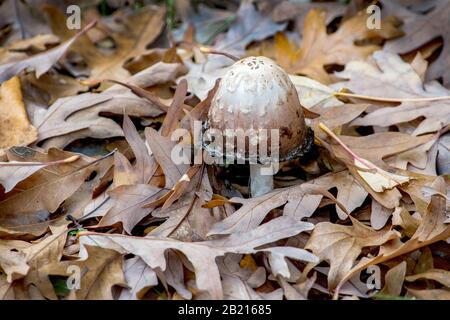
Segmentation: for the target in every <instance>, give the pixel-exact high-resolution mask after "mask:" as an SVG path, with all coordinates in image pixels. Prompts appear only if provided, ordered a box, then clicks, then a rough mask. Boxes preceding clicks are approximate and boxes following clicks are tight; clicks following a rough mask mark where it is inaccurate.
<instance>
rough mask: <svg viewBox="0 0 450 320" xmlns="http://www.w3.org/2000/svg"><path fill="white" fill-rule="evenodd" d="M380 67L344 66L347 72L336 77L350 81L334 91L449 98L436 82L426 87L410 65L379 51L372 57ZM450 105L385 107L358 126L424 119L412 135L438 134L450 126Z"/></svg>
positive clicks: (372, 94) (403, 96) (356, 62)
mask: <svg viewBox="0 0 450 320" xmlns="http://www.w3.org/2000/svg"><path fill="white" fill-rule="evenodd" d="M373 58H374V59H375V61H376V64H377V66H373V65H371V64H368V63H366V62H362V61H354V62H350V63H348V64H347V65H346V66H345V70H344V71H342V72H338V73H336V76H338V77H339V78H341V79H349V80H348V81H345V82H340V83H338V84H335V85H333V87H334V88H337V89H339V88H344V87H345V88H348V89H350V90H351V91H353V92H356V93H358V94H361V95H370V96H379V97H386V98H400V99H403V98H405V99H408V98H431V97H439V96H448V95H450V91H449V90H447V89H445V88H444V87H442V86H441V85H440V84H439V83H437V82H430V83H426V84H424V83H423V82H422V80H421V78H420V76H419V75H418V74H417V73H416V71H415V70H414V69H413V68H412V66H411V65H409V64H407V63H405V62H403V61H402V60H401V58H400V57H399V56H397V55H395V54H392V53H387V52H383V51H377V52H375V53H374V54H373ZM449 103H450V102H448V101H445V100H442V101H430V102H412V101H405V102H402V103H401V104H400V105H399V106H396V107H384V108H380V109H377V110H373V111H372V112H370V113H369V114H368V115H366V116H364V117H362V118H359V119H356V120H355V121H353V123H352V125H355V126H369V125H372V126H381V127H387V126H391V125H395V124H399V123H404V122H408V121H412V120H414V119H417V118H420V117H425V118H426V119H425V120H423V121H421V122H420V124H419V125H418V126H417V128H416V129H415V130H414V132H413V135H419V134H423V133H427V132H433V131H438V130H440V129H441V128H443V127H445V126H446V125H447V124H448V123H449V122H450V111H449V110H450V107H449V106H450V105H449Z"/></svg>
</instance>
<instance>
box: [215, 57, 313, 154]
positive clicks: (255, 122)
mask: <svg viewBox="0 0 450 320" xmlns="http://www.w3.org/2000/svg"><path fill="white" fill-rule="evenodd" d="M208 127H209V128H210V129H211V128H213V129H217V130H220V131H222V132H225V130H226V129H231V130H236V129H243V130H244V131H247V130H249V129H256V130H258V129H269V130H270V129H278V130H279V150H278V151H279V158H280V161H282V160H288V159H293V158H295V157H296V155H297V154H298V153H301V150H302V149H304V144H305V142H306V141H307V140H308V139H307V135H308V130H307V128H306V125H305V120H304V117H303V110H302V106H301V104H300V101H299V99H298V94H297V91H296V88H295V86H294V84H293V83H292V82H291V80H290V78H289V76H288V74H287V73H286V72H285V71H284V70H283V69H282V68H281V67H280V66H278V65H277V64H276V63H275V62H274V61H273V60H271V59H269V58H266V57H247V58H244V59H242V60H239V61H237V62H236V63H234V64H233V65H232V66H231V67H230V69H229V70H228V72H227V73H226V74H225V76H224V77H223V78H222V79H221V81H220V83H219V87H218V89H217V92H216V94H215V96H214V98H213V100H212V102H211V107H210V109H209V113H208ZM224 136H225V134H224ZM252 140H254V139H247V140H246V150H245V156H244V158H245V159H248V158H251V157H254V156H255V155H250V154H248V150H249V148H248V146H249V144H250V143H251V144H253V145H254V144H255V143H257V142H255V141H252ZM223 145H224V146H225V143H224V144H223ZM270 145H271V139H270V131H268V141H267V147H268V155H270V154H271V150H270ZM235 147H237V146H235ZM206 149H207V150H208V148H206ZM229 149H231V148H229ZM232 153H233V154H230V150H228V149H227V154H224V156H227V157H230V156H234V157H235V158H236V157H237V158H242V154H243V152H242V150H234V151H233V152H232ZM256 156H259V154H258V155H256Z"/></svg>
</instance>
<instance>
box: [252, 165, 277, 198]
mask: <svg viewBox="0 0 450 320" xmlns="http://www.w3.org/2000/svg"><path fill="white" fill-rule="evenodd" d="M266 167H267V165H263V164H250V194H251V196H252V197H258V196H261V195H263V194H266V193H268V192H270V191H272V190H273V175H264V174H261V169H263V168H266Z"/></svg>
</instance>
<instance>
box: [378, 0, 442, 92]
mask: <svg viewBox="0 0 450 320" xmlns="http://www.w3.org/2000/svg"><path fill="white" fill-rule="evenodd" d="M427 11H428V12H427V13H426V14H417V13H413V12H410V13H409V17H408V19H406V21H404V22H405V24H404V26H403V30H404V32H405V36H404V37H401V38H398V39H395V40H394V41H390V42H388V43H387V44H386V47H385V50H387V51H390V52H395V53H407V52H410V51H413V50H415V49H417V48H419V47H420V46H422V45H424V44H426V43H427V42H429V41H430V40H432V39H434V38H437V37H442V38H443V40H444V44H443V48H442V51H441V52H440V54H439V56H438V58H437V60H436V61H435V62H433V64H432V65H431V67H430V69H429V70H428V71H427V78H428V79H430V80H434V79H437V78H440V77H442V79H443V82H444V85H446V86H448V85H449V84H450V73H449V72H448V71H447V70H448V67H449V66H450V60H449V58H448V57H449V56H450V51H449V50H450V49H449V46H450V38H449V36H448V35H449V30H450V29H449V25H448V23H447V22H448V16H449V15H450V7H449V6H448V2H447V1H445V0H440V1H436V2H435V3H434V5H433V8H429V9H428V10H427Z"/></svg>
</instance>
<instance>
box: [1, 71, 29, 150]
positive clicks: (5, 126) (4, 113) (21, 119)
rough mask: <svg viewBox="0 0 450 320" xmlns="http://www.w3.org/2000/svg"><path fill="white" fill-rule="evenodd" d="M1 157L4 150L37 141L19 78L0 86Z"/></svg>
mask: <svg viewBox="0 0 450 320" xmlns="http://www.w3.org/2000/svg"><path fill="white" fill-rule="evenodd" d="M0 126H1V127H2V130H1V133H0V155H1V154H2V153H4V149H6V148H9V147H13V146H23V145H28V144H30V143H32V142H34V141H35V140H36V139H37V130H36V128H35V127H34V126H33V125H32V124H31V123H30V121H29V120H28V115H27V111H26V109H25V105H24V103H23V97H22V89H21V85H20V80H19V78H18V77H14V78H12V79H10V80H8V81H6V82H4V83H2V84H1V86H0Z"/></svg>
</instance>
